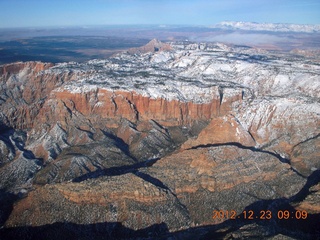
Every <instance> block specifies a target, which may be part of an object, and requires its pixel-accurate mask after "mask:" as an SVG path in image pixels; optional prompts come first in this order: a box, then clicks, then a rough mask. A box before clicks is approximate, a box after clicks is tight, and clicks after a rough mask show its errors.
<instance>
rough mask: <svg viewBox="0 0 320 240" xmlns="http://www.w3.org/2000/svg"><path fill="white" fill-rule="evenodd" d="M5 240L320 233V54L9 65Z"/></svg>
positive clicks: (175, 52) (181, 46)
mask: <svg viewBox="0 0 320 240" xmlns="http://www.w3.org/2000/svg"><path fill="white" fill-rule="evenodd" d="M0 74H1V75H0V90H1V91H0V109H1V111H0V227H1V228H0V238H1V239H320V230H319V229H320V228H319V223H320V161H319V159H320V58H319V55H318V54H317V53H316V52H314V51H312V50H301V51H297V50H292V51H286V52H283V51H274V50H272V51H271V50H263V49H260V48H252V47H245V46H236V45H231V44H228V45H226V44H221V43H208V42H207V43H193V42H190V41H174V42H167V43H163V42H160V41H159V40H156V39H154V40H152V41H151V42H149V43H148V44H147V45H145V46H143V47H136V48H131V49H129V50H126V51H121V52H119V53H115V54H113V55H112V56H111V57H109V58H106V59H103V60H99V59H96V60H90V61H86V62H82V63H78V62H65V63H44V62H16V63H11V64H5V65H1V66H0Z"/></svg>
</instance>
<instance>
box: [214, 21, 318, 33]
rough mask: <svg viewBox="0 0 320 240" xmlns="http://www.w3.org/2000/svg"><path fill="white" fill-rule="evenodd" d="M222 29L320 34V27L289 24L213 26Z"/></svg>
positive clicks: (242, 23)
mask: <svg viewBox="0 0 320 240" xmlns="http://www.w3.org/2000/svg"><path fill="white" fill-rule="evenodd" d="M213 27H214V28H222V29H234V30H236V29H239V30H250V31H270V32H305V33H315V32H317V33H320V25H308V24H288V23H255V22H221V23H219V24H216V25H214V26H213Z"/></svg>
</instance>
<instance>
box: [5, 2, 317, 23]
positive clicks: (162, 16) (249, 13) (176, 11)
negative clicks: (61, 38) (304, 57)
mask: <svg viewBox="0 0 320 240" xmlns="http://www.w3.org/2000/svg"><path fill="white" fill-rule="evenodd" d="M225 20H227V21H251V22H271V23H301V24H320V1H319V0H198V1H195V0H193V1H192V0H157V1H150V0H149V1H148V0H114V1H110V0H38V1H36V0H0V27H1V28H4V27H42V26H84V25H106V24H193V25H212V24H216V23H219V22H221V21H225Z"/></svg>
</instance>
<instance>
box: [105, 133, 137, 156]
mask: <svg viewBox="0 0 320 240" xmlns="http://www.w3.org/2000/svg"><path fill="white" fill-rule="evenodd" d="M100 130H101V132H103V134H104V135H105V136H106V137H108V138H110V139H112V140H114V141H115V144H116V146H117V147H118V148H120V149H121V150H122V151H123V152H124V153H125V154H126V155H127V156H129V157H130V158H132V159H133V160H134V161H136V162H138V160H137V159H136V158H135V157H134V156H132V155H131V153H130V150H129V145H128V144H126V143H125V142H124V141H123V140H122V139H121V138H119V137H117V136H115V135H113V134H112V133H109V132H107V131H104V130H102V129H100Z"/></svg>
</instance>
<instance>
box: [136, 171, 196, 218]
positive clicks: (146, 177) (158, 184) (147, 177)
mask: <svg viewBox="0 0 320 240" xmlns="http://www.w3.org/2000/svg"><path fill="white" fill-rule="evenodd" d="M133 174H134V175H136V176H137V177H139V178H141V179H143V180H144V181H146V182H149V183H151V184H152V185H154V186H156V187H159V188H162V189H165V190H166V191H168V192H169V193H170V194H172V196H174V197H175V199H176V201H177V202H178V204H179V206H180V207H182V208H183V209H184V210H185V211H186V212H187V214H188V218H189V219H190V213H189V210H188V208H187V206H186V205H184V204H183V203H182V202H181V201H180V199H179V198H178V196H177V195H176V194H175V193H174V192H173V191H172V190H171V189H170V188H169V187H167V186H166V185H165V184H164V183H163V182H162V181H160V180H159V179H157V178H154V177H152V176H150V175H149V174H147V173H142V172H139V171H136V172H134V173H133Z"/></svg>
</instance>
